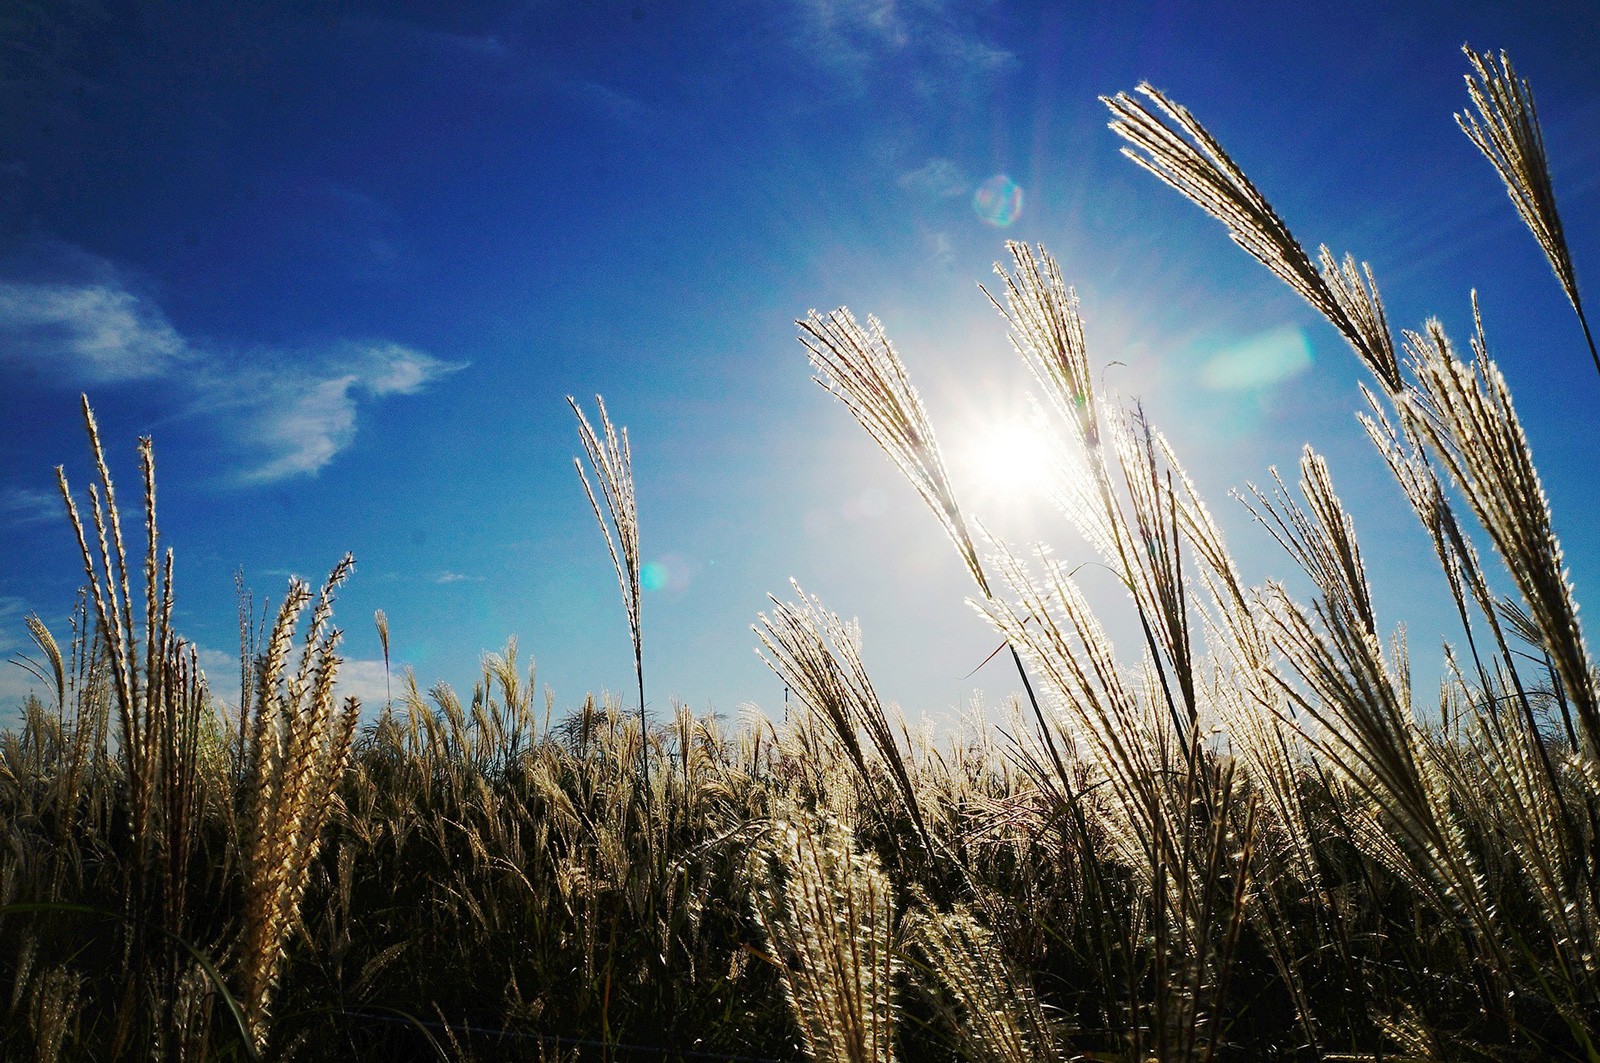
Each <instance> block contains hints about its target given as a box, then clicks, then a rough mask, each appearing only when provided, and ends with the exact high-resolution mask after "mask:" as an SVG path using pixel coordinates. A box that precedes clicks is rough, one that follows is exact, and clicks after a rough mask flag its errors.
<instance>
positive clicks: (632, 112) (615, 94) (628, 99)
mask: <svg viewBox="0 0 1600 1063" xmlns="http://www.w3.org/2000/svg"><path fill="white" fill-rule="evenodd" d="M558 87H559V88H560V89H561V91H562V92H564V93H566V94H567V95H568V96H569V97H571V98H572V99H573V100H575V101H577V102H578V103H581V104H583V105H584V106H586V107H589V108H591V109H593V110H596V111H599V112H600V113H601V114H603V115H605V116H606V117H607V118H610V119H611V120H613V121H615V122H623V123H627V122H634V121H637V120H638V119H640V118H642V117H643V116H644V114H645V106H644V104H642V103H640V102H639V101H638V100H636V99H634V98H633V97H632V96H629V95H627V94H626V93H624V92H620V91H618V90H617V89H614V88H612V87H611V86H610V85H604V84H601V83H600V82H598V81H588V80H585V79H581V78H580V79H573V80H569V81H562V82H560V83H559V86H558Z"/></svg>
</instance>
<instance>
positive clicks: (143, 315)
mask: <svg viewBox="0 0 1600 1063" xmlns="http://www.w3.org/2000/svg"><path fill="white" fill-rule="evenodd" d="M193 359H194V354H193V352H192V351H190V349H189V345H188V344H187V343H185V342H184V339H183V337H182V336H180V335H178V333H177V331H176V330H174V329H173V327H172V326H171V325H170V324H168V322H167V319H166V317H165V315H163V314H162V313H161V311H160V310H159V309H158V308H156V307H154V306H151V305H150V304H149V303H147V302H146V301H145V300H143V299H141V298H139V297H138V296H136V295H134V294H133V293H132V292H130V291H128V290H127V289H126V288H124V287H122V285H121V284H120V283H118V282H115V281H112V282H109V283H100V284H86V285H70V284H17V283H11V282H0V362H10V363H32V364H36V365H42V366H45V367H48V368H50V369H52V370H53V371H55V372H57V373H65V374H69V375H70V376H71V377H72V378H74V379H76V380H81V381H84V382H86V383H94V384H102V383H115V382H119V381H125V380H141V379H149V378H151V377H159V376H165V375H166V374H168V373H171V372H172V371H173V370H175V369H177V368H178V367H179V366H180V365H182V364H184V363H187V362H190V361H192V360H193Z"/></svg>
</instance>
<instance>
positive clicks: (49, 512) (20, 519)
mask: <svg viewBox="0 0 1600 1063" xmlns="http://www.w3.org/2000/svg"><path fill="white" fill-rule="evenodd" d="M66 516H67V510H66V504H65V503H64V502H62V501H61V495H60V494H59V493H57V492H55V491H46V490H44V489H42V488H34V487H7V488H5V489H4V490H0V523H5V524H10V525H18V524H45V523H48V522H50V521H59V520H65V519H66Z"/></svg>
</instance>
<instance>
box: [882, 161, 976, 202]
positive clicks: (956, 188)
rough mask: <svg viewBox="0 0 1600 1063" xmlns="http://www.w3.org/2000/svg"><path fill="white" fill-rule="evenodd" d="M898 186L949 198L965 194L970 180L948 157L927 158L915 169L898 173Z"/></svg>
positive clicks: (970, 183) (969, 187) (969, 186)
mask: <svg viewBox="0 0 1600 1063" xmlns="http://www.w3.org/2000/svg"><path fill="white" fill-rule="evenodd" d="M899 183H900V187H901V188H904V189H906V190H908V191H911V192H919V193H922V194H924V195H930V196H938V197H939V198H941V199H949V198H952V197H954V196H960V195H965V194H966V193H967V191H968V190H969V189H971V188H972V182H971V181H969V180H968V179H967V175H966V174H965V173H964V172H963V171H962V169H961V167H960V166H959V165H957V164H956V163H955V162H953V161H951V160H950V159H929V160H928V161H927V162H925V163H923V164H922V165H921V166H919V167H917V168H916V169H915V170H908V171H906V172H905V173H903V174H901V175H900V178H899Z"/></svg>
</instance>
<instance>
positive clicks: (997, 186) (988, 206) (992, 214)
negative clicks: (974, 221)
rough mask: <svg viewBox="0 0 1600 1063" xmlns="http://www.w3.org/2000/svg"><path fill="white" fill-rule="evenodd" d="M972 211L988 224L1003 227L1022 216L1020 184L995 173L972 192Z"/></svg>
mask: <svg viewBox="0 0 1600 1063" xmlns="http://www.w3.org/2000/svg"><path fill="white" fill-rule="evenodd" d="M972 211H973V213H974V214H976V215H977V216H978V217H980V218H982V219H983V220H984V221H986V222H988V223H989V224H990V225H993V226H995V227H997V228H1000V229H1004V228H1005V227H1006V226H1008V225H1010V224H1011V223H1012V222H1014V221H1016V220H1017V219H1018V218H1019V217H1021V216H1022V186H1021V185H1019V184H1017V183H1016V182H1015V181H1013V180H1012V179H1011V178H1009V177H1007V176H1006V175H1005V174H1003V173H997V174H995V175H994V176H993V177H991V178H989V179H988V180H987V181H985V182H983V184H981V185H979V186H978V190H977V191H976V192H974V193H972Z"/></svg>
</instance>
